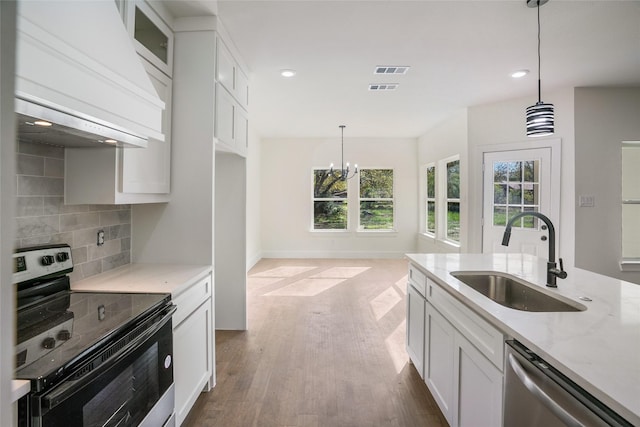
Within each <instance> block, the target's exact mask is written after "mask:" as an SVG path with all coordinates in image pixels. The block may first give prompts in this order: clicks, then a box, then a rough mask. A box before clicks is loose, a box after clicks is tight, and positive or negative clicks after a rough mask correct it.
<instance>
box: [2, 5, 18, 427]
mask: <svg viewBox="0 0 640 427" xmlns="http://www.w3.org/2000/svg"><path fill="white" fill-rule="evenodd" d="M15 26H16V3H15V2H13V1H2V2H0V29H1V31H0V47H1V50H2V61H1V62H0V154H1V155H0V158H1V159H2V164H1V165H0V195H1V197H0V236H2V239H1V240H0V283H1V284H2V287H1V288H0V289H1V290H0V328H2V330H3V333H2V335H1V336H0V361H1V363H0V420H2V421H1V422H0V423H1V424H2V425H7V426H10V425H13V420H12V418H13V413H12V406H11V398H10V396H11V379H12V378H13V366H14V364H13V363H14V360H15V357H14V339H15V332H14V331H15V326H14V316H15V303H14V298H15V297H14V292H13V286H10V283H12V282H13V281H12V279H11V277H12V273H13V258H12V252H13V239H14V218H15V197H14V194H15V188H16V187H15V158H16V156H15V153H16V142H15V141H16V134H15V114H14V106H13V94H14V76H15V52H14V51H15V41H16V27H15Z"/></svg>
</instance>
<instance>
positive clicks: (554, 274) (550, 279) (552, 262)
mask: <svg viewBox="0 0 640 427" xmlns="http://www.w3.org/2000/svg"><path fill="white" fill-rule="evenodd" d="M523 216H535V217H536V218H540V219H541V220H542V221H543V222H544V223H545V224H546V226H547V228H548V229H549V261H548V262H547V286H548V287H550V288H557V287H558V285H556V278H558V277H559V278H561V279H566V278H567V272H566V271H564V266H563V265H562V258H560V259H559V261H560V269H558V268H556V230H555V228H554V227H553V224H552V223H551V220H550V219H549V218H547V217H546V216H545V215H543V214H541V213H539V212H521V213H519V214H517V215H515V216H514V217H513V218H511V219H510V220H509V222H507V228H506V229H505V230H504V235H503V236H502V246H509V239H510V238H511V227H512V226H513V223H514V222H515V221H516V220H518V219H520V218H522V217H523Z"/></svg>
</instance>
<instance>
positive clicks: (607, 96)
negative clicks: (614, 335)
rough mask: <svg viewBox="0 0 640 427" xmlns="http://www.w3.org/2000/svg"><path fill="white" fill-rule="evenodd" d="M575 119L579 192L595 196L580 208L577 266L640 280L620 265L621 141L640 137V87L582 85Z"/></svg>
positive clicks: (577, 213)
mask: <svg viewBox="0 0 640 427" xmlns="http://www.w3.org/2000/svg"><path fill="white" fill-rule="evenodd" d="M575 120H576V197H579V196H580V195H591V196H594V197H595V206H593V207H577V208H576V221H575V229H576V267H580V268H584V269H586V270H591V271H594V272H596V273H600V274H604V275H606V276H611V277H617V278H619V279H623V280H627V281H630V282H635V283H640V272H638V271H633V272H632V271H625V272H622V271H620V266H619V261H620V257H621V239H622V232H621V205H620V200H621V197H622V195H621V184H620V183H621V181H620V179H621V178H620V177H621V167H622V166H621V164H622V163H621V154H620V143H621V142H622V141H630V140H640V88H576V90H575ZM639 167H640V165H639ZM638 185H640V183H638Z"/></svg>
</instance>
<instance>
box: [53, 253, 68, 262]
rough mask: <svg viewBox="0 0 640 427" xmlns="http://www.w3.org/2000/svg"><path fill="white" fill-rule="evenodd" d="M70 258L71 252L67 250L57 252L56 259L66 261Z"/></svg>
mask: <svg viewBox="0 0 640 427" xmlns="http://www.w3.org/2000/svg"><path fill="white" fill-rule="evenodd" d="M68 259H69V254H68V253H66V252H58V253H57V254H56V261H58V262H65V261H66V260H68Z"/></svg>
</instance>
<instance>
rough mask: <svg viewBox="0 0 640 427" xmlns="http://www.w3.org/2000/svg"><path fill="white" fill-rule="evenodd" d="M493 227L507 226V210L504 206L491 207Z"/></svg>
mask: <svg viewBox="0 0 640 427" xmlns="http://www.w3.org/2000/svg"><path fill="white" fill-rule="evenodd" d="M493 225H507V208H506V207H504V206H494V207H493Z"/></svg>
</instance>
